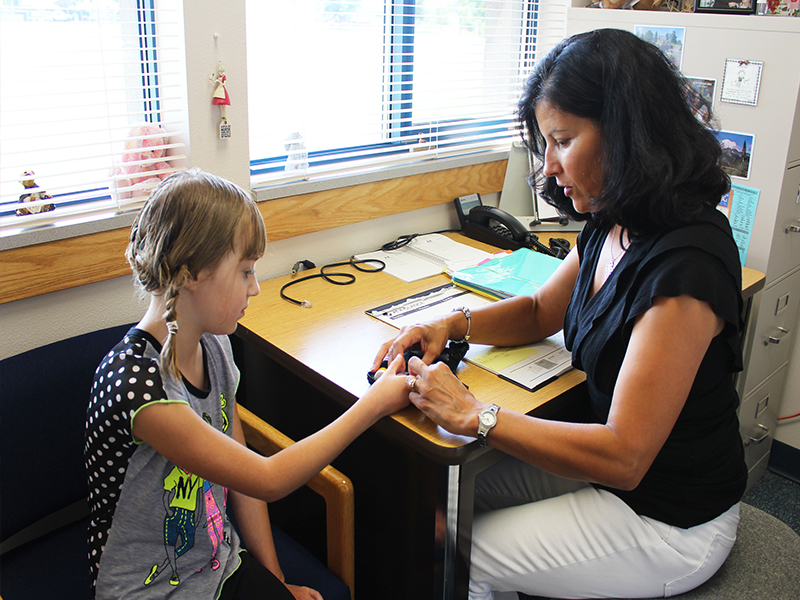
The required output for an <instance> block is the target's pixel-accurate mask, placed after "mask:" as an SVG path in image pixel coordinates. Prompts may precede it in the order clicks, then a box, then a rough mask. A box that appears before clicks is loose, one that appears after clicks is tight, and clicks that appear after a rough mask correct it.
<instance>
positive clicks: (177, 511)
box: [144, 466, 205, 586]
mask: <svg viewBox="0 0 800 600" xmlns="http://www.w3.org/2000/svg"><path fill="white" fill-rule="evenodd" d="M204 483H205V481H204V480H203V479H202V478H201V477H198V476H196V475H192V474H191V473H189V472H187V471H184V470H183V469H181V468H180V467H177V466H176V467H173V468H172V470H171V471H170V472H169V474H168V475H167V476H166V477H165V478H164V494H163V500H164V510H165V512H166V515H165V517H164V550H165V551H166V555H167V556H166V559H165V560H164V562H162V563H161V564H160V565H159V564H155V565H153V568H152V569H150V573H149V574H148V575H147V578H146V579H145V580H144V584H145V585H150V584H151V583H153V580H155V578H156V577H158V576H159V575H161V574H162V573H163V572H164V570H165V569H166V568H167V566H169V567H170V570H171V572H172V574H171V576H170V579H169V583H170V585H173V586H175V585H179V584H180V582H181V580H180V576H179V574H178V559H179V558H180V557H181V556H183V555H184V554H186V553H187V552H188V551H189V550H191V549H192V547H193V546H194V535H195V530H196V529H197V525H198V523H199V521H200V518H201V517H202V512H203V508H204V504H205V503H200V502H199V501H200V498H201V497H202V495H201V492H200V490H202V489H203V485H204Z"/></svg>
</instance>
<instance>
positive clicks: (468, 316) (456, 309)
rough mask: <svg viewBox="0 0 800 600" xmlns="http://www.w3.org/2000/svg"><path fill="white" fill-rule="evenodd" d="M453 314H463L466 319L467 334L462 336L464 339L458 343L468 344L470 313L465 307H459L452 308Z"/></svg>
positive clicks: (470, 323) (470, 324)
mask: <svg viewBox="0 0 800 600" xmlns="http://www.w3.org/2000/svg"><path fill="white" fill-rule="evenodd" d="M453 312H462V313H464V316H465V317H467V333H465V334H464V339H462V340H459V341H461V342H468V341H469V330H470V329H471V328H472V312H471V311H470V309H468V308H467V307H466V306H459V307H458V308H454V309H453Z"/></svg>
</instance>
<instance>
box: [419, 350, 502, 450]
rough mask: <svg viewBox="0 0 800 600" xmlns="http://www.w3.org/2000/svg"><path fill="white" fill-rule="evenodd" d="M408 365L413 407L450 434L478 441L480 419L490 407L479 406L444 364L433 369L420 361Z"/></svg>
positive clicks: (481, 404) (438, 364)
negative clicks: (480, 415)
mask: <svg viewBox="0 0 800 600" xmlns="http://www.w3.org/2000/svg"><path fill="white" fill-rule="evenodd" d="M408 363H409V364H408V369H409V374H408V377H409V383H411V382H412V381H413V391H411V393H410V394H409V399H410V400H411V402H412V404H414V406H416V407H417V408H418V409H420V410H421V411H422V412H423V413H425V414H426V415H427V416H428V418H430V419H431V420H432V421H433V422H434V423H436V424H437V425H440V426H442V427H444V428H445V429H446V430H447V431H449V432H450V433H455V434H458V435H469V436H472V437H475V436H476V435H477V433H478V415H479V414H480V412H481V411H482V410H483V409H484V408H485V407H486V406H488V405H485V404H483V403H481V402H478V400H476V398H475V396H473V395H472V393H471V392H470V391H469V390H468V389H467V388H466V387H465V386H464V384H463V383H461V382H460V381H459V380H458V378H457V377H456V376H455V375H453V372H452V371H451V370H450V369H449V368H448V367H447V365H445V364H444V363H436V364H435V365H432V366H429V365H426V364H425V363H424V362H422V361H421V360H420V359H418V358H416V357H413V358H412V359H411V360H410V361H408Z"/></svg>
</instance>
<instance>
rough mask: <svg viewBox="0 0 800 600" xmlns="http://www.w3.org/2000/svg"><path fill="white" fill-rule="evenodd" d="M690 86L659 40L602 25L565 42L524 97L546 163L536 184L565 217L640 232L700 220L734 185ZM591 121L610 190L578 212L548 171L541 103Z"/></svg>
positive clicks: (524, 111)
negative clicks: (701, 118) (539, 119)
mask: <svg viewBox="0 0 800 600" xmlns="http://www.w3.org/2000/svg"><path fill="white" fill-rule="evenodd" d="M695 94H696V93H695V92H693V90H692V88H691V86H690V85H689V84H688V82H687V81H686V80H685V79H684V78H683V77H682V76H681V74H680V73H679V71H678V70H677V69H676V68H675V67H674V66H673V65H672V63H671V62H669V60H668V59H667V58H666V57H665V56H664V54H663V53H662V52H661V51H660V50H659V49H658V48H657V47H656V46H654V45H653V44H650V43H648V42H645V41H643V40H641V39H639V38H638V37H636V36H635V35H633V34H632V33H629V32H627V31H621V30H617V29H599V30H596V31H592V32H588V33H582V34H578V35H575V36H573V37H570V38H568V39H566V40H564V41H562V42H561V43H560V44H559V45H558V46H556V47H555V48H554V49H553V50H552V51H551V52H550V53H549V54H548V55H547V56H546V57H545V58H544V59H543V60H542V61H541V62H540V63H539V64H538V65H537V66H536V69H535V70H534V72H533V73H532V74H531V76H530V78H529V79H528V81H527V83H526V85H525V89H524V90H523V94H522V97H521V99H520V101H519V107H518V109H519V118H520V121H521V122H522V124H523V125H524V126H525V128H526V129H527V139H526V140H525V143H526V145H527V146H528V148H529V150H530V151H531V152H532V153H533V155H534V156H536V157H537V158H538V159H539V165H540V166H539V167H538V169H537V170H536V171H535V172H534V173H532V174H531V184H532V185H536V186H537V189H538V190H539V193H540V195H541V196H542V197H543V198H544V199H545V201H546V202H547V203H548V204H551V205H552V206H554V207H555V208H556V209H558V210H559V211H561V212H562V213H564V214H566V215H568V216H569V217H571V218H573V219H577V220H587V219H591V218H593V219H594V220H595V222H597V223H598V225H599V226H604V227H607V226H610V225H611V224H612V223H619V224H620V225H622V226H623V227H625V228H627V229H629V231H630V232H631V233H633V234H635V235H641V234H644V233H647V232H652V231H656V230H659V229H662V228H664V227H668V226H670V225H676V224H679V223H684V222H688V221H692V220H693V219H694V218H696V217H697V216H698V214H699V213H700V211H701V210H702V207H703V205H704V204H709V205H711V206H716V204H717V203H718V202H719V200H720V199H721V197H722V196H723V195H724V194H725V193H726V192H727V191H728V189H729V188H730V179H729V177H728V176H727V175H726V174H725V172H724V171H723V170H722V169H721V167H720V163H719V161H720V156H721V148H720V145H719V142H718V141H717V139H716V137H715V136H714V135H713V133H712V132H711V130H709V129H708V128H707V127H706V126H705V125H704V124H703V123H701V122H700V121H699V120H698V119H697V118H696V117H695V116H694V114H693V113H692V110H691V108H690V100H695V99H696V96H695ZM541 101H546V102H548V103H549V104H550V105H551V106H553V107H554V108H556V109H558V110H561V111H563V112H567V113H571V114H573V115H576V116H578V117H583V118H586V119H590V120H591V121H593V122H594V123H595V124H596V125H598V126H599V127H600V130H601V132H602V139H603V176H604V182H605V185H604V188H603V191H602V192H601V193H600V195H599V196H597V197H596V198H593V199H592V202H593V203H594V205H595V206H597V207H598V210H597V211H596V212H595V214H594V216H592V215H589V214H585V215H581V214H580V213H577V212H576V211H575V209H574V208H573V206H572V201H571V200H570V198H568V197H567V196H565V195H564V190H563V188H561V187H559V186H558V185H557V184H556V180H555V177H546V176H545V175H544V173H543V172H542V168H543V167H542V165H543V160H544V152H545V140H544V136H543V134H542V132H541V130H540V129H539V126H538V123H537V121H536V115H535V112H534V110H535V108H536V104H537V103H538V102H541Z"/></svg>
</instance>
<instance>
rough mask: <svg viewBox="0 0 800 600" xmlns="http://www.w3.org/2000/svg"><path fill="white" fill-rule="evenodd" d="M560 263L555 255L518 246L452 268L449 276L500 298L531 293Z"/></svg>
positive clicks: (485, 294)
mask: <svg viewBox="0 0 800 600" xmlns="http://www.w3.org/2000/svg"><path fill="white" fill-rule="evenodd" d="M559 265H561V260H560V259H558V258H555V257H553V256H548V255H547V254H542V253H541V252H534V251H533V250H529V249H528V248H520V249H519V250H515V251H514V252H512V253H511V254H506V255H503V256H499V257H496V258H493V259H491V260H488V261H486V262H484V263H481V264H479V265H477V266H475V267H469V268H466V269H461V270H460V271H455V272H453V273H451V274H450V277H451V278H452V280H453V283H455V284H456V285H457V286H459V287H462V288H465V289H468V290H471V291H473V292H476V293H478V294H482V295H484V296H488V297H490V298H494V299H498V300H499V299H503V298H511V297H512V296H522V295H525V294H532V293H533V292H535V291H536V290H537V289H539V288H540V287H541V286H542V285H543V284H544V282H545V281H547V280H548V279H549V277H550V276H551V275H552V274H553V273H555V270H556V269H557V268H558V267H559Z"/></svg>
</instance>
